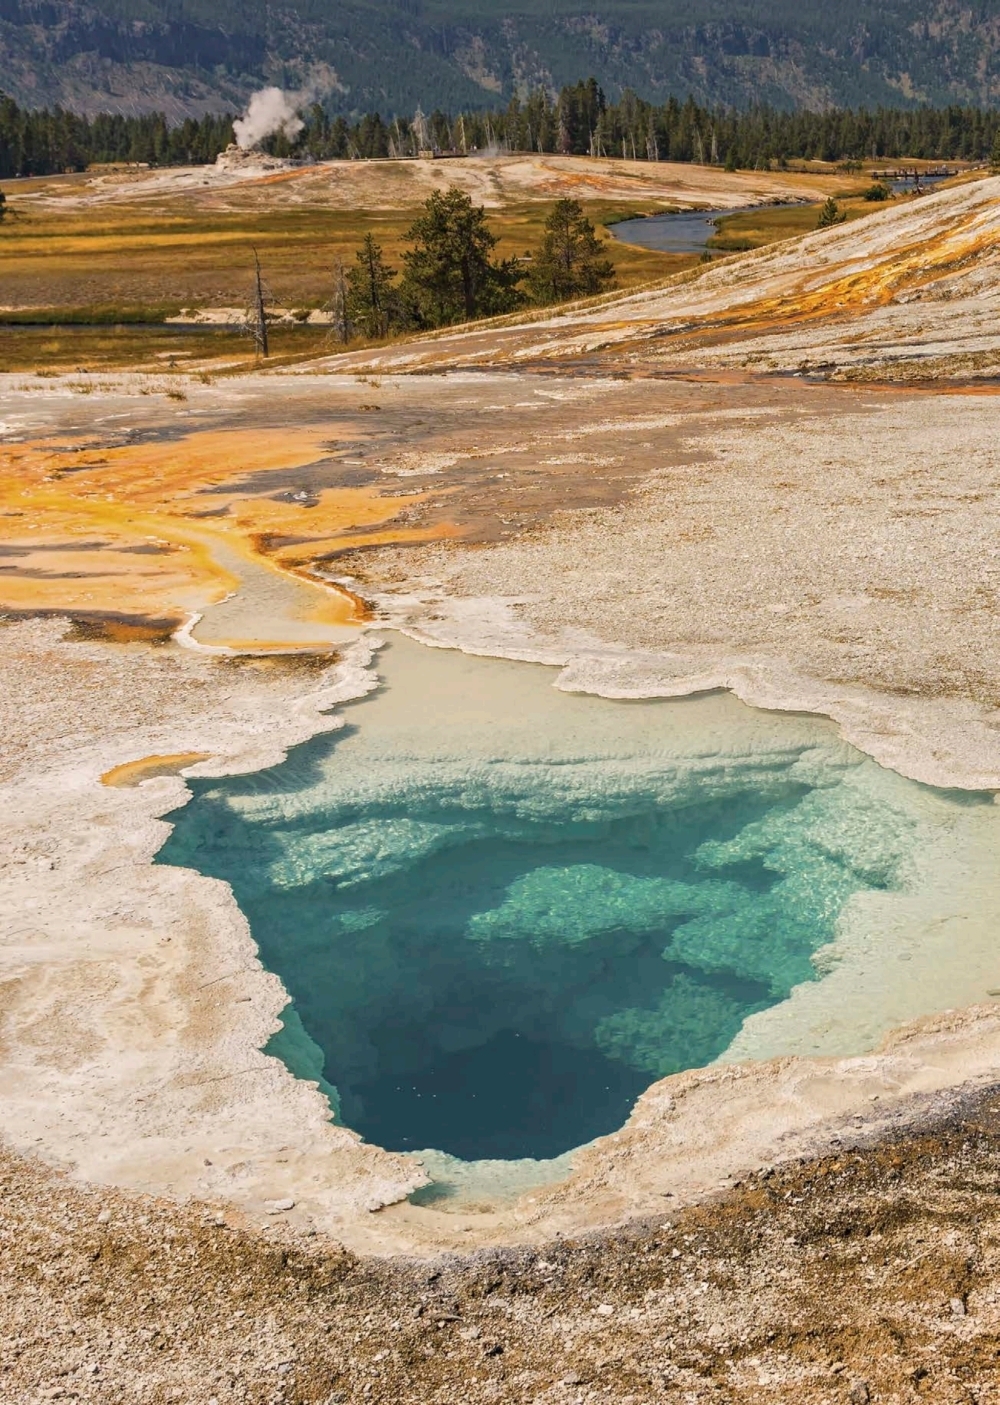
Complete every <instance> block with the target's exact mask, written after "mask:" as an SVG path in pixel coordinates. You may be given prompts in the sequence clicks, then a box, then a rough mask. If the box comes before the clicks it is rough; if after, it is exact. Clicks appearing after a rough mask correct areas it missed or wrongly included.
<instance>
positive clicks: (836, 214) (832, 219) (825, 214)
mask: <svg viewBox="0 0 1000 1405" xmlns="http://www.w3.org/2000/svg"><path fill="white" fill-rule="evenodd" d="M846 219H847V211H846V210H842V209H841V208H840V206H839V205H838V204H837V202H836V200H835V199H834V198H833V196H832V195H828V196H827V198H826V201H825V203H824V205H823V208H822V209H821V210H820V212H819V219H818V220H817V221H816V228H817V229H829V228H830V227H831V226H832V225H835V224H843V223H844V221H845V220H846Z"/></svg>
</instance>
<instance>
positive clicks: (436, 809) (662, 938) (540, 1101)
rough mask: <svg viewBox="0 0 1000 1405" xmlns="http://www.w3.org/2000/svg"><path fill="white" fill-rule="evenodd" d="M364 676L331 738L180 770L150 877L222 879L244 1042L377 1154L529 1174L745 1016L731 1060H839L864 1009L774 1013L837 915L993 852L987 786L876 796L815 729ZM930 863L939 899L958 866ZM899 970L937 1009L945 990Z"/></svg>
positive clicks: (894, 790) (890, 919)
mask: <svg viewBox="0 0 1000 1405" xmlns="http://www.w3.org/2000/svg"><path fill="white" fill-rule="evenodd" d="M379 673H380V675H381V677H382V679H383V682H384V686H383V687H382V688H381V689H380V690H379V691H378V692H377V693H374V694H372V695H370V696H369V697H367V698H364V699H362V700H359V701H358V702H356V703H354V704H352V705H351V706H350V707H349V708H347V709H346V719H347V725H346V726H345V727H344V728H343V729H342V730H341V731H339V732H337V733H334V734H332V735H326V736H323V737H319V738H316V739H314V740H313V741H311V742H308V743H306V744H305V745H303V746H300V747H298V748H296V749H295V750H294V751H293V752H292V753H291V754H290V755H289V757H288V759H287V760H286V761H285V762H284V763H283V764H281V765H280V766H277V767H275V768H273V769H271V770H269V771H265V772H261V773H257V774H254V775H244V776H235V777H231V778H226V779H223V780H218V779H211V780H195V781H192V782H190V784H191V788H192V790H193V792H194V796H193V800H192V801H191V803H190V804H189V805H187V806H186V807H185V808H183V809H182V810H180V811H178V812H176V813H175V815H174V817H173V818H174V826H175V827H174V830H173V833H172V835H171V837H170V839H169V840H168V842H167V844H166V845H165V846H164V848H163V850H162V851H161V854H160V861H161V862H167V863H172V864H179V865H184V866H190V867H195V868H197V869H199V870H200V871H202V872H204V873H208V874H211V875H213V876H216V877H219V878H223V879H225V880H227V881H228V882H229V883H230V884H231V885H232V887H233V891H234V893H235V895H236V898H237V901H238V902H239V905H240V907H241V909H242V910H243V912H244V913H245V914H246V916H247V918H248V920H249V922H250V925H251V930H252V932H253V935H254V937H255V939H256V941H257V942H258V944H259V947H260V953H261V957H262V959H263V961H264V962H265V964H266V965H267V966H268V967H270V968H271V969H272V970H273V971H275V972H276V973H277V974H278V975H280V977H281V979H282V981H283V982H284V984H285V987H286V989H287V990H288V992H289V995H290V997H291V1001H292V1003H291V1004H290V1005H289V1007H288V1008H287V1010H286V1011H285V1015H284V1027H283V1029H282V1031H281V1032H280V1033H279V1034H278V1035H277V1036H276V1037H275V1039H274V1040H273V1041H272V1044H271V1045H270V1046H269V1048H270V1051H271V1052H273V1053H275V1054H277V1055H280V1056H281V1057H282V1058H283V1059H284V1060H285V1062H286V1063H287V1064H288V1065H289V1067H290V1068H291V1070H292V1071H293V1072H294V1073H296V1074H298V1075H299V1076H302V1077H307V1078H312V1079H316V1080H317V1081H319V1082H320V1084H321V1086H322V1087H323V1088H324V1090H325V1091H326V1093H327V1096H328V1097H329V1098H330V1101H331V1105H332V1107H333V1108H334V1111H335V1113H336V1115H337V1117H338V1119H339V1120H342V1121H343V1122H345V1123H346V1124H347V1125H348V1126H350V1127H352V1128H354V1129H355V1130H357V1131H359V1132H360V1133H362V1135H363V1136H365V1138H366V1139H368V1140H370V1141H373V1142H376V1143H378V1144H379V1145H381V1146H383V1147H386V1148H388V1149H390V1150H403V1151H420V1150H424V1149H428V1148H434V1149H436V1150H438V1151H443V1152H445V1153H448V1154H449V1155H451V1156H454V1157H459V1158H462V1159H463V1160H466V1161H478V1160H482V1159H490V1160H498V1159H499V1160H508V1159H509V1160H513V1159H517V1158H526V1157H528V1158H536V1159H549V1158H554V1157H557V1156H559V1155H560V1154H561V1153H564V1152H566V1151H568V1150H570V1149H572V1148H574V1147H576V1146H579V1145H581V1144H583V1143H585V1142H587V1141H589V1140H591V1139H592V1138H594V1137H596V1136H599V1135H601V1134H604V1133H607V1132H610V1131H613V1130H614V1129H615V1128H616V1127H618V1126H620V1125H621V1124H622V1123H623V1122H624V1121H625V1119H626V1118H627V1116H628V1114H629V1111H630V1109H631V1106H632V1104H633V1103H634V1101H635V1099H636V1097H637V1096H638V1095H639V1094H640V1093H641V1092H642V1091H643V1089H644V1088H645V1087H647V1086H648V1085H649V1084H650V1083H651V1082H653V1081H655V1080H656V1079H658V1078H660V1077H663V1076H664V1075H666V1074H670V1073H674V1072H678V1071H680V1070H682V1069H685V1068H691V1067H696V1066H699V1065H702V1064H705V1063H707V1062H710V1061H711V1060H713V1059H716V1058H718V1057H720V1056H723V1055H725V1053H726V1051H727V1050H728V1049H730V1048H731V1047H732V1046H733V1042H734V1040H737V1038H738V1037H740V1036H742V1038H743V1039H744V1040H746V1039H747V1037H748V1033H747V1032H748V1031H751V1030H753V1031H754V1032H755V1033H754V1040H755V1044H756V1047H755V1048H754V1050H753V1052H755V1053H757V1054H769V1053H777V1052H783V1051H785V1050H786V1049H787V1051H788V1052H793V1051H794V1052H801V1051H803V1050H802V1049H801V1048H799V1047H794V1046H795V1041H796V1039H797V1040H798V1041H799V1044H804V1045H807V1046H809V1047H810V1048H815V1047H816V1046H817V1041H818V1043H819V1044H820V1045H821V1046H822V1045H823V1040H824V1038H825V1039H826V1041H827V1051H833V1052H836V1051H838V1050H840V1051H844V1052H860V1051H861V1050H862V1049H864V1048H866V1047H868V1046H869V1043H870V1040H871V1038H872V1034H873V1031H872V1028H871V1025H872V1015H871V1011H870V1009H869V1008H868V1007H866V1008H865V1011H864V1019H863V1020H861V1021H860V1022H855V1024H853V1025H852V1023H851V1020H850V1017H849V1012H847V1016H846V1017H845V1019H841V1021H840V1022H839V1023H838V1022H837V1021H836V1020H833V1021H830V1020H829V1019H827V1020H826V1024H825V1025H823V1026H822V1027H820V1026H818V1025H817V1024H816V1022H815V1021H814V1022H813V1023H812V1024H811V1025H809V1027H808V1028H806V1029H804V1030H803V1029H799V1028H798V1027H797V1026H796V1028H795V1031H794V1032H793V1034H790V1033H789V1027H788V1025H787V1022H785V1023H784V1024H783V1023H782V1021H781V1019H780V1018H778V1019H777V1020H775V1014H776V1012H778V1011H779V1007H783V1008H796V1007H795V1001H794V1000H792V999H790V997H792V996H793V992H799V991H801V990H802V989H803V988H804V987H805V986H808V985H811V984H814V983H815V982H816V981H817V980H819V979H820V978H822V977H823V976H824V974H825V973H826V972H829V971H836V970H837V969H838V967H839V965H840V964H841V963H842V961H843V960H845V959H849V956H850V953H851V952H852V951H853V947H852V945H851V941H852V940H854V941H855V944H856V941H857V930H858V923H859V922H860V923H861V924H862V925H863V926H864V928H865V933H866V940H870V942H874V943H876V944H877V943H878V942H879V941H880V940H884V942H888V943H890V944H891V943H893V942H896V941H898V939H899V937H898V931H897V930H896V926H897V925H898V921H897V919H898V917H899V913H900V911H903V910H905V911H907V912H914V911H916V910H918V909H919V908H920V903H921V893H922V891H923V887H924V872H923V865H924V864H925V862H926V858H927V855H928V854H935V855H936V856H937V858H938V859H940V858H941V855H942V853H943V849H942V846H944V847H945V848H946V849H948V852H949V853H951V852H953V851H956V852H957V851H964V852H968V851H969V846H968V843H967V841H968V840H969V837H970V835H972V834H973V833H974V834H975V836H977V840H978V842H979V843H980V844H982V843H983V842H984V839H985V840H988V841H989V842H990V843H992V844H993V845H994V848H993V850H992V852H993V853H995V852H996V848H995V842H996V839H997V830H996V823H997V819H998V812H997V807H995V806H993V805H992V803H991V797H989V796H983V795H978V794H964V795H963V794H945V793H941V792H935V791H932V790H929V789H928V788H926V787H921V786H918V785H916V784H914V783H912V782H909V781H905V780H902V779H901V778H900V777H898V776H896V775H894V774H893V773H892V772H888V771H885V770H883V769H881V768H880V767H878V766H877V765H876V764H875V763H874V762H872V761H870V760H869V759H867V758H865V757H864V756H862V755H861V754H860V753H859V752H857V751H855V750H854V749H852V748H851V747H849V746H848V745H846V744H845V743H844V742H842V741H841V740H840V739H839V738H838V736H837V734H836V729H835V728H834V727H833V726H832V724H830V723H828V722H826V721H824V720H822V719H817V718H805V717H800V716H793V715H785V714H777V713H764V712H759V711H755V710H753V709H751V708H748V707H745V706H744V705H743V704H741V703H739V702H738V701H737V700H736V699H734V698H732V697H731V696H729V695H727V694H712V695H706V696H701V697H697V698H689V699H681V700H671V701H647V702H609V701H606V700H602V699H598V698H594V697H590V696H583V695H577V694H567V693H563V692H560V691H559V690H557V689H555V688H553V687H552V682H553V674H552V672H551V671H550V670H546V669H543V668H540V667H537V666H530V665H520V664H512V663H509V662H502V661H496V660H484V659H480V658H470V657H468V656H465V655H462V654H458V653H452V652H448V651H442V650H428V649H426V648H424V647H422V646H420V645H417V644H414V643H412V642H411V641H409V640H406V639H399V640H397V641H394V642H393V643H392V644H390V645H389V646H388V647H387V648H386V649H385V650H384V652H383V653H382V654H381V656H380V659H379ZM956 846H958V849H957V850H956ZM959 867H960V866H959ZM943 868H944V870H945V872H946V875H948V874H950V877H947V876H946V881H945V882H944V884H943V892H944V893H945V895H946V896H951V897H953V898H954V897H955V895H956V894H957V893H958V892H959V890H960V889H961V890H962V891H963V892H964V891H965V888H964V887H963V885H965V886H967V884H968V882H969V873H968V869H969V865H968V863H966V865H965V868H964V869H961V872H960V871H959V868H955V869H954V871H952V870H950V869H949V868H948V865H947V864H946V863H945V864H944V865H943ZM941 870H942V865H941V864H938V865H937V871H938V878H939V879H940V874H941ZM983 881H985V879H984V880H983ZM938 889H939V890H941V889H942V885H941V884H940V882H939V883H938ZM937 896H938V898H939V899H940V896H941V891H938V893H937ZM956 901H958V899H957V898H956ZM936 920H937V919H936V918H935V921H936ZM894 923H895V924H896V925H894ZM931 925H933V924H931ZM916 929H917V930H916V934H915V933H914V932H908V933H907V945H906V951H905V953H904V954H905V955H907V956H910V957H912V954H913V951H914V940H915V939H916V938H918V937H919V921H917V922H916ZM934 930H935V931H936V930H938V929H937V927H935V928H934ZM862 945H864V943H862ZM841 948H843V952H846V953H847V954H848V955H847V957H845V956H844V955H843V953H842V951H841ZM866 949H867V947H866ZM917 949H918V950H919V941H917ZM971 964H972V967H973V968H975V969H978V968H976V963H975V961H973V962H972V963H971ZM914 969H915V970H916V971H918V972H919V974H920V980H919V981H918V985H917V989H918V990H919V992H920V993H919V994H915V995H914V996H913V999H914V1000H915V1001H916V1002H917V1005H918V1006H919V1005H920V1002H921V1001H923V1002H924V1006H923V1008H927V1009H932V1008H935V1005H934V999H935V998H936V996H935V994H931V993H930V992H931V991H933V992H941V991H945V990H946V985H947V983H946V982H945V983H944V984H942V983H941V982H940V981H937V982H935V981H934V980H933V979H932V978H931V977H930V975H929V974H928V973H927V972H925V970H924V966H923V965H922V964H921V962H920V960H919V956H918V960H917V962H916V965H915V968H914ZM925 977H926V979H925ZM829 979H830V977H829V976H827V977H826V980H827V981H829ZM825 983H826V981H824V984H825ZM928 999H929V1000H930V1003H929V1004H928V1003H927V1001H928ZM911 1003H912V1002H911ZM897 1004H898V1002H897ZM879 1010H880V1011H881V1014H878V1013H876V1015H875V1017H874V1024H875V1025H876V1026H878V1028H886V1027H888V1025H889V1024H891V1023H893V1022H894V1020H896V1019H898V1018H899V1017H900V1010H899V1009H898V1008H896V1006H893V1005H892V1002H891V1001H889V1002H888V1003H886V1002H885V1001H883V1002H882V1004H881V1005H880V1006H879ZM918 1012H919V1009H909V1008H908V1009H906V1010H904V1011H903V1012H902V1013H903V1015H904V1016H905V1015H907V1014H910V1013H918ZM824 1018H826V1017H824ZM880 1019H881V1021H882V1022H881V1025H879V1020H880ZM769 1020H770V1021H771V1023H769ZM875 1032H876V1033H877V1030H876V1031H875Z"/></svg>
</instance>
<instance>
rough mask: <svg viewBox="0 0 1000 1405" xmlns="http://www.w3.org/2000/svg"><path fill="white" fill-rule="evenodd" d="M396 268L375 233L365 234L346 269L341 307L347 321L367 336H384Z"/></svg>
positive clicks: (391, 312) (392, 307)
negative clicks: (387, 261)
mask: <svg viewBox="0 0 1000 1405" xmlns="http://www.w3.org/2000/svg"><path fill="white" fill-rule="evenodd" d="M395 277H396V271H395V269H392V268H390V267H389V265H388V264H387V263H386V262H385V260H384V259H383V258H382V249H381V246H380V245H378V244H376V242H375V238H374V235H371V234H366V235H365V237H364V240H363V241H362V244H361V248H360V249H359V250H358V252H357V254H356V255H355V265H354V267H353V268H352V269H349V270H348V273H347V293H346V297H345V303H344V311H345V317H346V320H347V322H349V323H353V324H354V326H356V327H358V328H360V330H361V331H362V332H363V333H364V335H365V336H366V337H384V336H386V335H387V334H388V331H389V327H390V324H391V323H392V321H393V318H394V311H395V294H394V288H393V282H394V279H395Z"/></svg>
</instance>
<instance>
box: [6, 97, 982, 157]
mask: <svg viewBox="0 0 1000 1405" xmlns="http://www.w3.org/2000/svg"><path fill="white" fill-rule="evenodd" d="M232 139H233V126H232V121H231V119H230V118H229V117H227V116H218V115H214V114H212V115H208V116H205V117H202V118H200V119H195V118H191V117H188V118H185V119H184V121H183V122H180V123H176V124H170V123H169V122H168V121H167V119H166V118H165V117H164V116H163V114H162V113H159V114H155V113H154V114H144V115H142V116H139V117H124V116H122V115H121V114H113V115H109V114H101V115H99V116H97V117H94V118H86V117H80V116H77V115H75V114H73V113H69V112H66V111H65V110H63V109H60V108H56V109H52V110H49V109H41V110H37V111H33V112H29V111H25V110H23V109H22V108H20V107H19V106H18V105H17V103H15V102H14V101H13V99H11V98H9V97H5V96H4V95H3V94H0V178H2V177H9V176H39V175H51V174H53V173H58V172H62V171H67V170H83V169H85V168H86V167H87V166H88V165H90V164H91V163H92V162H143V163H146V164H149V165H153V166H169V165H191V164H195V165H197V164H199V163H204V162H210V161H214V160H215V158H216V156H217V155H218V154H219V153H220V152H221V151H223V150H224V149H225V147H226V146H227V145H228V143H229V142H231V141H232ZM263 146H264V149H265V150H266V151H269V152H271V153H272V154H274V155H278V156H292V157H296V158H299V159H308V158H313V159H315V160H324V159H330V158H340V159H344V158H346V159H361V160H366V159H378V158H381V157H389V156H395V157H402V156H415V155H416V154H417V152H418V151H420V150H421V149H423V148H426V147H428V146H430V147H432V148H436V149H438V150H440V151H466V152H473V151H482V150H484V149H488V148H495V147H502V148H503V149H505V150H508V151H543V152H559V153H562V154H564V155H569V156H573V155H577V156H582V155H595V156H601V155H604V156H620V155H626V156H628V157H629V158H634V159H637V160H640V161H659V160H662V161H695V162H698V163H700V164H705V165H724V166H728V167H729V168H730V169H734V170H735V169H739V168H756V169H764V168H767V167H773V166H781V165H782V164H783V163H784V162H785V161H787V160H789V159H792V158H800V159H801V158H804V159H806V160H822V161H862V160H888V161H894V160H900V159H904V158H914V157H918V158H923V159H930V160H946V161H949V160H965V161H984V160H986V159H987V158H989V157H992V158H993V160H994V162H996V161H997V159H998V158H1000V111H996V110H993V111H986V110H984V109H983V108H980V107H957V106H951V107H947V108H929V107H924V108H916V109H913V110H909V111H908V110H905V109H900V108H879V109H877V110H875V111H868V110H866V109H864V108H861V109H858V110H853V111H852V110H844V109H839V108H828V109H827V110H826V111H825V112H808V111H802V112H787V111H782V110H779V109H776V108H772V107H767V106H761V105H758V106H755V107H753V108H750V109H747V110H743V111H740V110H738V109H735V108H709V107H702V106H699V105H698V104H697V103H695V102H694V101H693V100H692V99H690V98H688V99H687V100H686V101H685V102H683V103H680V102H678V101H677V99H676V98H670V99H668V101H667V102H666V103H664V104H662V105H654V104H651V103H647V102H644V101H643V100H642V99H641V98H637V97H636V96H635V95H634V94H632V93H628V92H626V94H625V95H624V97H623V98H621V99H620V100H619V101H618V102H616V103H609V102H608V101H607V99H606V97H605V95H604V93H603V92H602V90H601V88H600V86H599V85H598V84H597V82H596V81H595V80H594V79H592V78H591V79H589V80H587V81H586V82H581V83H574V84H571V85H568V86H567V87H565V88H563V90H562V92H561V93H560V94H559V95H558V97H557V98H556V99H554V100H553V99H552V98H550V96H549V95H548V93H546V92H545V91H544V90H536V91H535V92H534V93H532V94H531V95H530V96H529V97H528V98H527V100H526V101H524V102H521V101H520V100H519V99H517V98H513V99H511V101H510V102H509V103H508V104H507V105H506V107H504V108H501V109H488V108H487V109H483V108H481V109H479V110H472V111H466V112H458V113H446V112H442V111H441V110H440V109H436V110H435V111H434V112H432V113H430V114H429V115H428V116H427V117H424V116H423V115H421V116H420V118H419V119H418V120H417V121H416V122H413V121H409V120H408V119H406V118H405V117H400V118H394V119H393V120H392V121H389V120H386V119H383V118H382V117H381V116H379V114H378V113H366V114H365V116H364V117H361V118H359V119H357V120H355V121H349V120H348V119H347V118H345V117H343V116H338V117H333V118H331V117H330V116H329V114H328V113H327V112H326V111H325V110H324V109H323V107H322V106H321V105H320V104H319V103H313V104H312V105H311V107H310V108H308V109H307V110H304V112H303V127H302V130H301V132H299V133H298V134H297V136H296V137H295V139H294V140H292V141H290V140H289V139H288V138H287V137H286V136H284V135H283V134H282V133H280V132H279V133H278V134H277V135H275V136H272V137H270V138H268V139H267V140H266V141H265V142H264V143H263Z"/></svg>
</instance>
